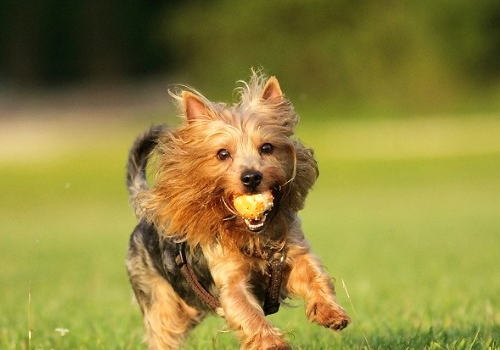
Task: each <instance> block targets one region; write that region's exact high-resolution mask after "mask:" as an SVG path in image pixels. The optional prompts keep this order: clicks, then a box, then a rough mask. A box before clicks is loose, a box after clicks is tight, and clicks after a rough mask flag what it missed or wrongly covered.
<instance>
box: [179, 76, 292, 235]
mask: <svg viewBox="0 0 500 350" xmlns="http://www.w3.org/2000/svg"><path fill="white" fill-rule="evenodd" d="M182 105H183V110H184V113H183V114H184V116H185V119H186V123H187V125H186V129H185V130H186V132H185V137H186V138H187V139H188V140H189V141H188V142H187V143H188V144H190V145H192V147H190V148H189V149H188V150H186V151H187V152H189V153H190V154H191V156H192V157H193V158H195V157H198V158H199V159H200V163H199V166H198V167H197V169H195V174H196V176H197V177H199V178H203V179H205V180H206V182H209V183H210V184H211V185H212V186H215V190H214V191H213V192H214V193H217V195H219V196H222V197H221V198H219V199H217V198H216V199H215V201H217V200H220V201H222V202H223V204H224V205H225V206H226V207H227V209H228V211H229V213H228V214H231V213H235V210H234V208H233V206H232V203H233V199H234V198H235V197H237V196H239V195H241V194H257V193H264V192H268V191H271V192H272V193H273V196H274V198H275V202H276V203H274V205H273V208H274V210H277V209H276V208H278V204H279V203H278V201H279V198H280V195H281V193H280V191H281V189H282V187H283V185H284V184H285V183H286V182H287V181H288V180H289V179H291V178H292V177H293V175H294V165H295V152H294V145H293V143H292V141H291V139H290V136H291V135H292V133H293V130H292V129H291V123H290V121H291V120H290V119H292V120H293V125H294V124H295V122H296V117H295V114H291V112H292V111H293V110H291V108H290V106H289V105H288V104H287V103H286V101H285V100H284V97H283V95H282V93H281V89H280V87H279V84H278V81H277V80H276V79H274V78H271V79H270V80H269V81H268V82H267V83H266V84H265V85H264V87H263V89H262V92H261V94H260V98H259V99H258V100H254V101H252V103H251V104H238V105H236V106H232V107H227V106H225V105H221V104H213V103H211V102H209V101H204V100H203V98H202V97H201V96H197V95H195V94H193V93H189V92H184V93H183V94H182ZM284 107H286V108H284ZM285 112H286V113H285ZM199 140H203V142H199ZM271 211H272V210H271V209H270V210H269V211H268V212H265V213H263V215H261V216H260V217H258V218H254V219H252V220H244V219H241V218H235V219H236V220H233V221H234V223H236V224H242V223H244V224H245V225H246V227H247V228H248V229H249V230H251V231H253V232H259V231H261V230H262V229H263V228H264V227H265V225H266V222H267V220H269V221H270V220H272V218H273V217H274V215H272V214H274V213H271ZM236 216H238V215H236Z"/></svg>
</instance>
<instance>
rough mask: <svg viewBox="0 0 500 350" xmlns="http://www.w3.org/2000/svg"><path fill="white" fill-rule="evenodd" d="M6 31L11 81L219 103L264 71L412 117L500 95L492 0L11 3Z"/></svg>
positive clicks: (2, 47)
mask: <svg viewBox="0 0 500 350" xmlns="http://www.w3.org/2000/svg"><path fill="white" fill-rule="evenodd" d="M0 33H1V34H0V64H1V66H0V67H1V68H0V74H1V75H0V77H2V76H3V77H4V78H5V79H6V80H7V81H9V82H21V81H24V82H32V81H38V82H45V83H47V82H48V83H53V82H61V81H63V82H65V81H68V80H77V79H90V80H94V79H101V80H102V79H110V78H111V79H116V78H123V77H131V76H134V77H136V76H142V75H145V74H152V73H158V72H163V73H167V74H169V75H171V76H175V79H178V81H179V82H186V81H188V82H194V85H196V86H197V87H200V88H201V89H202V90H204V91H209V92H210V93H211V94H213V95H215V96H217V97H219V95H220V94H221V91H222V89H224V91H225V92H226V94H227V90H228V86H232V85H233V84H234V81H235V80H236V79H239V78H245V77H246V76H248V69H249V67H252V66H254V67H260V66H262V67H264V68H265V69H266V71H267V72H269V73H272V74H277V75H279V77H280V79H281V80H282V82H283V83H284V85H286V87H287V88H286V91H287V92H289V93H290V94H291V95H295V96H292V97H294V98H299V99H300V98H302V100H305V101H306V103H307V101H309V100H312V101H315V100H318V99H324V98H328V99H329V101H331V102H332V103H337V104H346V105H347V106H352V105H355V104H359V103H363V104H366V105H370V106H375V107H376V106H379V107H381V108H385V107H390V108H394V107H399V108H409V109H411V110H415V109H422V108H424V109H435V108H439V107H441V108H443V107H444V108H447V107H449V106H453V105H456V104H457V103H464V101H463V99H464V96H472V97H478V96H483V97H484V96H490V97H495V95H498V91H499V87H500V64H499V63H498V61H499V60H498V57H500V2H498V1H497V0H480V1H476V2H471V1H467V0H434V1H432V0H424V1H418V2H417V1H413V2H411V1H384V2H380V1H375V0H362V1H355V2H353V1H347V0H336V1H320V0H311V1H304V0H291V1H283V0H280V1H246V2H235V1H229V0H218V1H210V2H207V1H205V2H203V1H184V2H173V1H170V2H168V1H164V2H160V1H144V0H143V1H137V0H136V1H124V2H121V1H118V0H108V1H103V2H85V1H71V2H68V1H62V0H48V1H44V2H43V4H42V3H41V2H36V1H33V0H32V1H25V2H15V1H12V0H4V1H3V2H2V3H1V5H0ZM465 103H467V101H465Z"/></svg>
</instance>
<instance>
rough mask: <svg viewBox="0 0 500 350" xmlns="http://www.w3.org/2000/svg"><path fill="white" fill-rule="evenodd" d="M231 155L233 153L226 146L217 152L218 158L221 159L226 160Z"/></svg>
mask: <svg viewBox="0 0 500 350" xmlns="http://www.w3.org/2000/svg"><path fill="white" fill-rule="evenodd" d="M229 157H231V153H229V151H228V150H227V149H225V148H222V149H220V150H219V151H218V152H217V158H219V159H220V160H226V159H228V158H229Z"/></svg>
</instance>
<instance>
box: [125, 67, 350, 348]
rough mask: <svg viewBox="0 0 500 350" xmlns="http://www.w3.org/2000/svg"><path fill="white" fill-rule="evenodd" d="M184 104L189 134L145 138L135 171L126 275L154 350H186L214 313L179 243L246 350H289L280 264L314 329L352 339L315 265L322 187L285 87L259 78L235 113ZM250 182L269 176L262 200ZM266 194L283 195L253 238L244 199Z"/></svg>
mask: <svg viewBox="0 0 500 350" xmlns="http://www.w3.org/2000/svg"><path fill="white" fill-rule="evenodd" d="M174 97H175V99H176V100H177V101H178V102H179V106H180V109H181V114H182V117H183V118H184V120H185V121H184V123H183V124H182V125H181V126H180V127H178V128H177V129H168V128H166V127H164V126H156V127H152V128H151V129H150V130H148V131H146V132H145V133H144V134H143V135H141V136H140V137H139V138H138V139H137V140H136V142H135V143H134V145H133V147H132V149H131V152H130V156H129V163H128V169H127V170H128V172H127V184H128V188H129V192H130V195H131V201H132V205H133V207H134V209H135V212H136V214H137V216H138V218H139V224H138V225H137V227H136V228H135V230H134V232H133V233H132V236H131V238H130V247H129V252H128V259H127V269H128V273H129V277H130V281H131V284H132V287H133V290H134V293H135V296H136V299H137V300H138V303H139V305H140V307H141V310H142V313H143V318H144V326H145V330H146V338H147V343H148V346H149V349H177V348H178V347H179V346H180V344H181V343H182V340H183V339H184V338H185V336H186V335H187V333H188V331H189V330H190V329H191V328H192V327H193V326H195V325H196V324H198V323H199V322H200V321H201V320H202V319H203V317H204V316H205V315H206V314H207V313H208V312H210V311H211V309H210V308H209V307H208V306H207V305H206V304H205V303H204V302H203V300H200V298H199V297H198V296H197V294H196V293H195V292H194V291H193V288H192V287H191V285H190V284H189V283H188V282H187V281H186V279H185V278H184V277H183V276H182V274H181V273H180V271H179V267H178V266H177V264H176V262H175V259H176V256H177V254H178V247H179V244H178V243H179V242H184V243H185V244H186V245H187V247H188V254H187V260H188V263H189V264H190V265H191V267H192V268H193V270H194V272H195V275H196V276H197V279H198V280H199V282H200V283H201V284H202V285H203V286H204V287H205V289H206V290H208V291H209V292H210V293H211V294H212V295H214V296H216V297H217V298H218V300H219V301H220V305H221V306H220V308H218V309H217V310H215V311H216V313H218V314H219V315H221V316H223V317H224V318H225V319H226V321H227V323H228V325H229V327H230V328H232V329H233V330H235V331H236V332H237V334H238V335H239V338H240V340H241V344H242V348H243V349H290V347H289V345H288V344H287V342H286V341H285V340H284V338H283V336H282V334H281V332H280V331H279V330H278V329H276V328H274V327H273V326H272V325H271V323H270V322H269V321H268V320H267V319H266V317H265V315H264V312H263V309H262V307H263V303H264V296H265V294H266V290H267V288H268V287H269V283H270V282H269V261H270V259H271V258H272V256H273V255H274V254H279V256H282V257H283V259H284V261H283V280H282V283H281V298H282V299H283V298H286V297H302V298H304V299H305V302H306V315H307V317H308V318H309V319H310V320H311V321H313V322H317V323H319V324H321V325H323V326H325V327H328V328H331V329H334V330H341V329H343V328H344V327H345V326H347V324H348V322H349V318H348V316H347V315H346V314H345V312H344V310H343V309H342V308H341V307H340V306H339V305H338V304H337V303H336V301H335V296H334V289H333V285H332V283H331V278H330V277H329V276H328V275H327V274H326V273H325V272H324V270H323V269H322V268H321V265H320V263H319V262H318V260H317V258H316V257H315V256H314V255H313V254H311V253H310V250H309V244H308V243H307V241H306V239H305V238H304V234H303V232H302V229H301V225H300V220H299V218H298V216H297V212H298V211H299V210H300V209H302V208H303V206H304V201H305V199H306V196H307V193H308V191H309V190H310V188H311V187H312V185H313V184H314V182H315V180H316V178H317V176H318V168H317V163H316V160H315V159H314V156H313V151H312V150H311V149H309V148H306V147H305V146H303V145H302V144H301V143H300V142H299V141H298V140H297V139H295V138H294V136H293V134H294V128H295V126H296V125H297V123H298V116H297V114H296V113H295V111H294V108H293V106H292V104H291V103H290V101H289V100H287V99H286V98H285V97H284V95H283V93H282V92H281V88H280V86H279V83H278V81H277V80H276V78H274V77H271V78H269V79H267V80H266V79H265V78H264V77H263V76H262V75H261V74H257V73H254V74H253V75H252V78H251V80H250V82H249V83H243V87H242V88H241V89H240V90H239V102H238V103H236V104H234V105H226V104H223V103H214V102H211V101H209V100H207V99H206V98H205V97H203V96H202V95H201V94H199V93H197V92H195V91H182V92H181V93H180V94H178V95H174ZM263 145H266V148H264V147H263ZM222 151H223V153H221V152H222ZM152 153H154V154H155V156H156V160H157V162H156V163H157V169H156V176H155V180H154V184H153V186H152V187H151V188H149V187H148V185H147V183H146V176H145V173H146V170H145V169H146V165H147V161H148V158H149V157H150V155H151V154H152ZM221 155H223V156H224V157H222V156H221ZM250 170H251V171H253V172H257V173H259V174H261V176H260V179H259V182H258V184H257V185H256V186H254V187H252V188H249V187H248V185H245V184H244V183H242V174H244V173H245V172H247V171H250ZM264 191H271V192H272V194H273V196H274V206H273V209H272V211H271V212H270V213H269V215H267V217H264V218H263V219H261V221H262V222H260V223H259V224H260V225H261V227H262V228H261V229H259V232H252V231H253V230H251V229H250V228H249V226H248V224H247V223H245V220H244V219H243V218H242V217H240V216H239V215H238V213H237V212H236V211H235V209H234V207H233V205H232V203H233V199H234V198H235V197H236V196H239V195H242V194H253V193H262V192H264Z"/></svg>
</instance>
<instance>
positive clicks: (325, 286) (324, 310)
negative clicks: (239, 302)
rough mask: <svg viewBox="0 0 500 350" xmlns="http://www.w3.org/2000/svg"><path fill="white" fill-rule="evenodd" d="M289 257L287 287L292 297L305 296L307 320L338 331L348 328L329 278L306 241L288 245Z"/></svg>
mask: <svg viewBox="0 0 500 350" xmlns="http://www.w3.org/2000/svg"><path fill="white" fill-rule="evenodd" d="M288 258H289V261H290V273H289V275H288V280H287V283H286V289H287V291H288V292H289V293H290V294H291V295H292V296H300V297H302V298H304V300H305V303H306V315H307V317H308V318H309V320H310V321H311V322H316V323H319V324H320V325H322V326H325V327H327V328H330V329H333V330H337V331H340V330H342V329H344V328H345V327H347V325H348V324H349V322H350V321H351V320H350V318H349V316H347V314H346V313H345V311H344V309H343V308H342V307H341V306H340V305H339V304H337V301H336V298H335V292H334V288H333V284H332V281H331V278H330V276H328V274H326V272H325V271H324V270H323V268H322V267H321V264H320V262H319V261H318V259H317V258H316V257H315V256H314V255H313V254H311V253H310V251H309V246H308V244H307V242H306V241H302V242H300V243H293V244H290V248H289V251H288Z"/></svg>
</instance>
